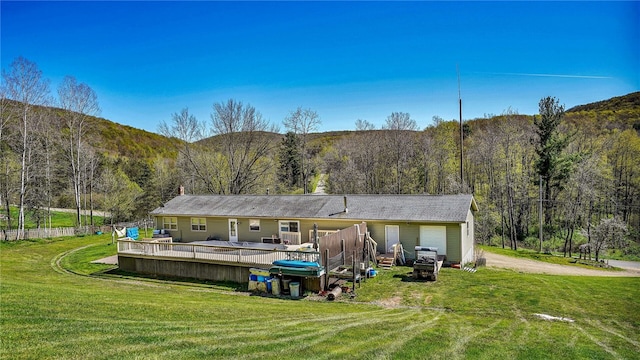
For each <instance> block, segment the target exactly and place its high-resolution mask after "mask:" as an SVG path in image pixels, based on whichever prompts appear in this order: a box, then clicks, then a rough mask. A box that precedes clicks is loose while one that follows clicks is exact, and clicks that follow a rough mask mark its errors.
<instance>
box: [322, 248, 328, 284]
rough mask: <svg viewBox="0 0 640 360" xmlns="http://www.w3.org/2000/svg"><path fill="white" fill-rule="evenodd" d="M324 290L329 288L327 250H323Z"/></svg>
mask: <svg viewBox="0 0 640 360" xmlns="http://www.w3.org/2000/svg"><path fill="white" fill-rule="evenodd" d="M323 262H324V290H327V289H328V288H329V248H326V249H325V250H324V261H323Z"/></svg>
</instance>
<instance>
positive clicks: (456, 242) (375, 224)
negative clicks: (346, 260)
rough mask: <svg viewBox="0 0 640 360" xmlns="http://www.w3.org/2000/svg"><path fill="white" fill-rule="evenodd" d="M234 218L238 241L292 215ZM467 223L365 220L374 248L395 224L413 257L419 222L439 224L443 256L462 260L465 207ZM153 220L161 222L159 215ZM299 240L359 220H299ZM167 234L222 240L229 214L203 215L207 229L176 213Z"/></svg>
mask: <svg viewBox="0 0 640 360" xmlns="http://www.w3.org/2000/svg"><path fill="white" fill-rule="evenodd" d="M235 219H237V220H238V241H241V242H245V241H246V242H260V241H261V238H262V237H271V236H272V235H278V230H279V228H278V220H294V219H284V218H282V219H264V218H263V219H260V231H250V230H249V218H244V217H235ZM467 219H468V223H469V234H470V235H469V236H467V235H466V234H467V229H466V224H447V223H406V222H385V221H368V222H367V227H368V229H369V232H370V233H371V237H372V238H373V239H374V240H375V241H376V242H377V243H378V248H377V251H378V252H384V249H385V226H386V225H398V226H399V229H400V242H401V243H402V245H403V247H404V250H405V256H406V258H408V259H413V258H414V257H415V252H414V247H415V246H416V245H419V244H420V225H440V226H446V228H447V259H448V260H449V261H452V262H461V263H466V262H468V261H472V260H473V214H472V212H471V211H469V215H468V217H467ZM157 223H160V224H161V223H162V219H161V218H159V219H158V220H157ZM299 223H300V232H301V242H303V243H305V242H309V230H312V229H313V224H314V223H316V224H318V230H339V229H344V228H346V227H349V226H353V225H354V224H357V223H359V221H354V220H299ZM171 236H173V237H174V239H176V240H178V239H179V240H180V241H183V242H191V241H203V240H206V239H207V238H208V237H215V238H218V239H220V240H223V241H228V240H229V218H211V217H209V218H207V231H192V230H191V217H178V230H174V231H172V232H171Z"/></svg>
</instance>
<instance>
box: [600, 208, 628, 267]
mask: <svg viewBox="0 0 640 360" xmlns="http://www.w3.org/2000/svg"><path fill="white" fill-rule="evenodd" d="M626 235H627V226H626V225H625V223H624V222H623V221H621V220H618V219H617V218H609V219H602V221H600V224H598V226H596V227H595V228H594V229H593V231H592V234H591V238H592V239H593V242H592V244H591V247H592V249H593V250H594V251H595V253H596V261H599V256H600V253H601V252H602V251H603V250H606V249H607V248H609V247H615V245H616V244H619V243H622V242H624V238H625V236H626Z"/></svg>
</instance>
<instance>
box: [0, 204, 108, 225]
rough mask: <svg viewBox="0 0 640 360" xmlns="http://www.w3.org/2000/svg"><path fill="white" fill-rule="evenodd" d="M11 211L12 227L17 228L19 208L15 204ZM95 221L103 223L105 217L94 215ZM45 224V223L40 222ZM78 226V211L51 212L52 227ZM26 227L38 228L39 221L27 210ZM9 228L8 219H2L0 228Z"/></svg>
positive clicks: (83, 218) (83, 217)
mask: <svg viewBox="0 0 640 360" xmlns="http://www.w3.org/2000/svg"><path fill="white" fill-rule="evenodd" d="M10 211H11V222H12V224H13V226H12V228H14V229H15V228H16V227H17V226H18V225H17V224H18V212H19V209H18V208H17V207H15V206H12V207H10ZM84 220H85V216H84V215H82V221H83V222H84ZM48 221H49V219H48V218H47V227H49V223H48ZM93 221H94V223H95V224H102V223H103V222H104V218H103V217H102V216H97V215H94V216H93ZM40 225H41V226H44V224H42V223H41V224H40ZM74 226H76V213H75V212H60V211H52V212H51V227H54V228H58V227H74ZM24 227H25V229H35V228H37V223H36V221H35V220H34V219H33V216H32V214H31V213H29V212H27V213H26V214H25V224H24ZM4 228H7V223H6V220H1V221H0V229H4Z"/></svg>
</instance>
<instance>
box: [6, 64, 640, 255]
mask: <svg viewBox="0 0 640 360" xmlns="http://www.w3.org/2000/svg"><path fill="white" fill-rule="evenodd" d="M2 78H3V84H2V96H1V103H0V152H1V155H2V158H1V160H0V166H1V175H0V200H1V201H2V203H3V208H4V209H5V210H6V213H7V214H8V213H9V211H8V209H9V207H10V205H12V204H16V206H18V208H19V209H20V212H19V216H18V219H11V220H10V221H9V222H7V224H9V226H13V225H12V224H14V222H15V224H16V226H17V227H18V228H21V227H23V226H24V225H23V224H24V216H25V213H29V214H31V216H33V217H36V218H38V219H41V221H42V223H43V226H45V225H46V222H47V220H46V219H47V216H49V215H48V214H49V213H50V212H49V211H48V209H49V208H50V207H52V206H53V205H56V206H64V207H68V206H72V207H74V208H76V210H77V223H78V225H87V224H91V222H92V220H91V217H90V216H89V217H83V216H82V215H81V211H80V210H81V209H89V210H91V209H94V208H96V209H101V210H104V211H107V212H110V213H111V214H112V218H113V219H114V220H127V219H129V218H132V217H138V218H139V217H144V216H146V214H147V213H148V212H149V211H150V210H152V209H154V208H155V207H157V206H160V205H161V204H162V203H163V202H166V201H168V200H169V199H171V198H172V197H173V196H175V195H176V194H177V189H178V187H179V186H180V185H183V186H184V187H185V188H186V191H187V192H188V193H192V194H206V193H211V194H267V193H301V194H303V193H307V192H310V191H312V190H313V182H314V180H316V179H317V178H318V176H319V175H320V174H325V175H326V177H325V179H326V191H327V192H329V193H334V194H358V193H367V194H383V193H393V194H435V195H437V194H453V193H461V192H462V193H472V194H474V196H475V198H476V200H477V202H478V204H479V206H480V209H481V210H480V212H479V213H478V214H477V217H476V219H477V221H476V238H477V241H478V242H481V243H493V244H497V245H502V246H509V247H511V248H514V249H515V248H518V247H519V246H526V247H530V248H535V249H538V250H540V251H549V250H561V251H564V252H565V253H566V254H567V255H570V254H571V253H572V252H573V251H576V248H577V246H579V245H581V244H584V243H589V244H593V248H594V250H597V251H599V250H602V247H603V246H608V245H610V246H614V247H617V248H622V249H625V251H635V252H638V253H640V251H639V250H638V249H639V248H640V246H639V245H638V241H639V237H640V236H639V235H638V229H640V203H639V200H638V198H639V196H638V195H639V191H640V174H639V171H638V169H640V138H639V136H638V130H639V128H640V126H639V125H640V122H639V121H638V118H639V115H640V104H632V106H631V107H626V108H622V107H620V108H618V110H617V111H615V112H614V111H612V110H608V109H600V108H599V109H597V110H594V109H580V110H579V111H569V112H567V111H565V109H564V106H562V105H561V103H560V101H559V100H558V99H556V98H554V97H545V98H543V99H540V101H539V113H538V114H537V115H535V116H528V115H520V114H518V113H517V111H514V110H512V109H506V110H505V111H504V113H503V114H501V115H497V116H496V115H492V116H486V117H485V118H483V119H474V120H469V121H466V122H464V124H463V125H462V126H463V128H462V133H463V140H462V144H461V138H460V124H459V122H457V121H446V120H444V119H442V118H439V117H434V118H433V119H432V120H433V121H432V124H431V125H430V126H428V127H426V128H424V129H420V128H418V125H417V122H416V121H415V120H414V119H412V118H411V115H410V114H408V113H404V112H394V113H391V114H390V115H388V116H387V118H386V120H385V122H384V125H383V126H382V127H380V128H376V127H375V126H374V125H373V124H372V123H370V122H369V121H367V120H363V119H359V120H357V121H356V122H355V124H354V130H353V131H350V132H347V133H342V134H338V135H332V134H324V133H317V131H318V127H319V125H320V124H321V119H320V115H319V114H318V113H317V112H316V111H314V110H312V109H309V108H303V107H298V108H296V109H294V110H292V111H291V112H290V113H289V114H288V115H287V116H286V117H285V118H284V119H282V125H283V126H284V129H285V131H284V132H282V133H281V132H280V129H279V127H278V126H277V125H276V124H274V123H272V122H270V121H268V120H266V119H265V118H264V117H263V116H262V115H261V113H260V112H259V111H258V110H257V109H255V108H254V107H253V106H251V105H250V104H248V103H243V102H241V101H238V100H235V99H229V100H227V101H221V102H216V103H213V105H212V107H211V114H210V118H209V119H207V120H201V119H197V118H196V117H195V116H194V115H193V114H191V113H190V112H189V109H188V108H186V107H185V108H183V109H181V110H180V111H178V112H176V113H174V114H171V115H170V119H169V120H168V121H162V122H160V124H159V127H158V132H159V133H160V134H162V135H164V136H165V137H166V139H167V141H166V143H165V144H163V145H165V146H167V147H171V148H172V152H171V153H172V154H176V155H175V156H166V155H164V156H156V157H154V158H151V159H149V158H146V159H141V158H134V157H127V156H118V155H114V154H113V152H111V153H110V152H107V151H104V149H100V148H99V147H97V146H96V143H97V142H96V139H94V137H95V136H96V135H95V134H93V133H90V132H89V131H88V129H90V128H91V127H92V126H93V123H94V122H95V121H96V119H95V116H96V115H98V114H99V111H100V108H99V105H98V100H97V96H96V94H95V92H93V90H92V89H91V88H90V87H89V86H88V85H86V84H83V83H80V82H78V81H77V80H76V79H75V78H73V77H67V78H65V79H64V80H63V82H62V83H61V85H60V86H59V87H58V89H57V95H58V96H57V100H55V101H54V100H53V99H52V97H51V95H50V90H49V88H48V82H47V81H46V80H45V79H44V78H43V76H42V73H41V72H40V70H39V69H38V68H37V66H36V65H35V64H34V63H32V62H30V61H29V60H27V59H24V58H18V59H16V60H15V61H14V62H13V63H12V64H11V66H10V68H9V69H8V70H7V71H4V70H3V73H2ZM639 97H640V96H638V95H637V94H633V96H632V98H633V99H636V98H639ZM599 106H600V105H599ZM461 147H463V148H464V151H463V159H462V160H463V164H462V165H463V166H462V168H463V177H462V178H461V177H460V151H461ZM605 223H606V224H605ZM540 224H542V227H541V226H540ZM605 225H606V226H608V227H605ZM600 239H608V240H606V241H604V240H603V241H600ZM628 240H630V242H628Z"/></svg>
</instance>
